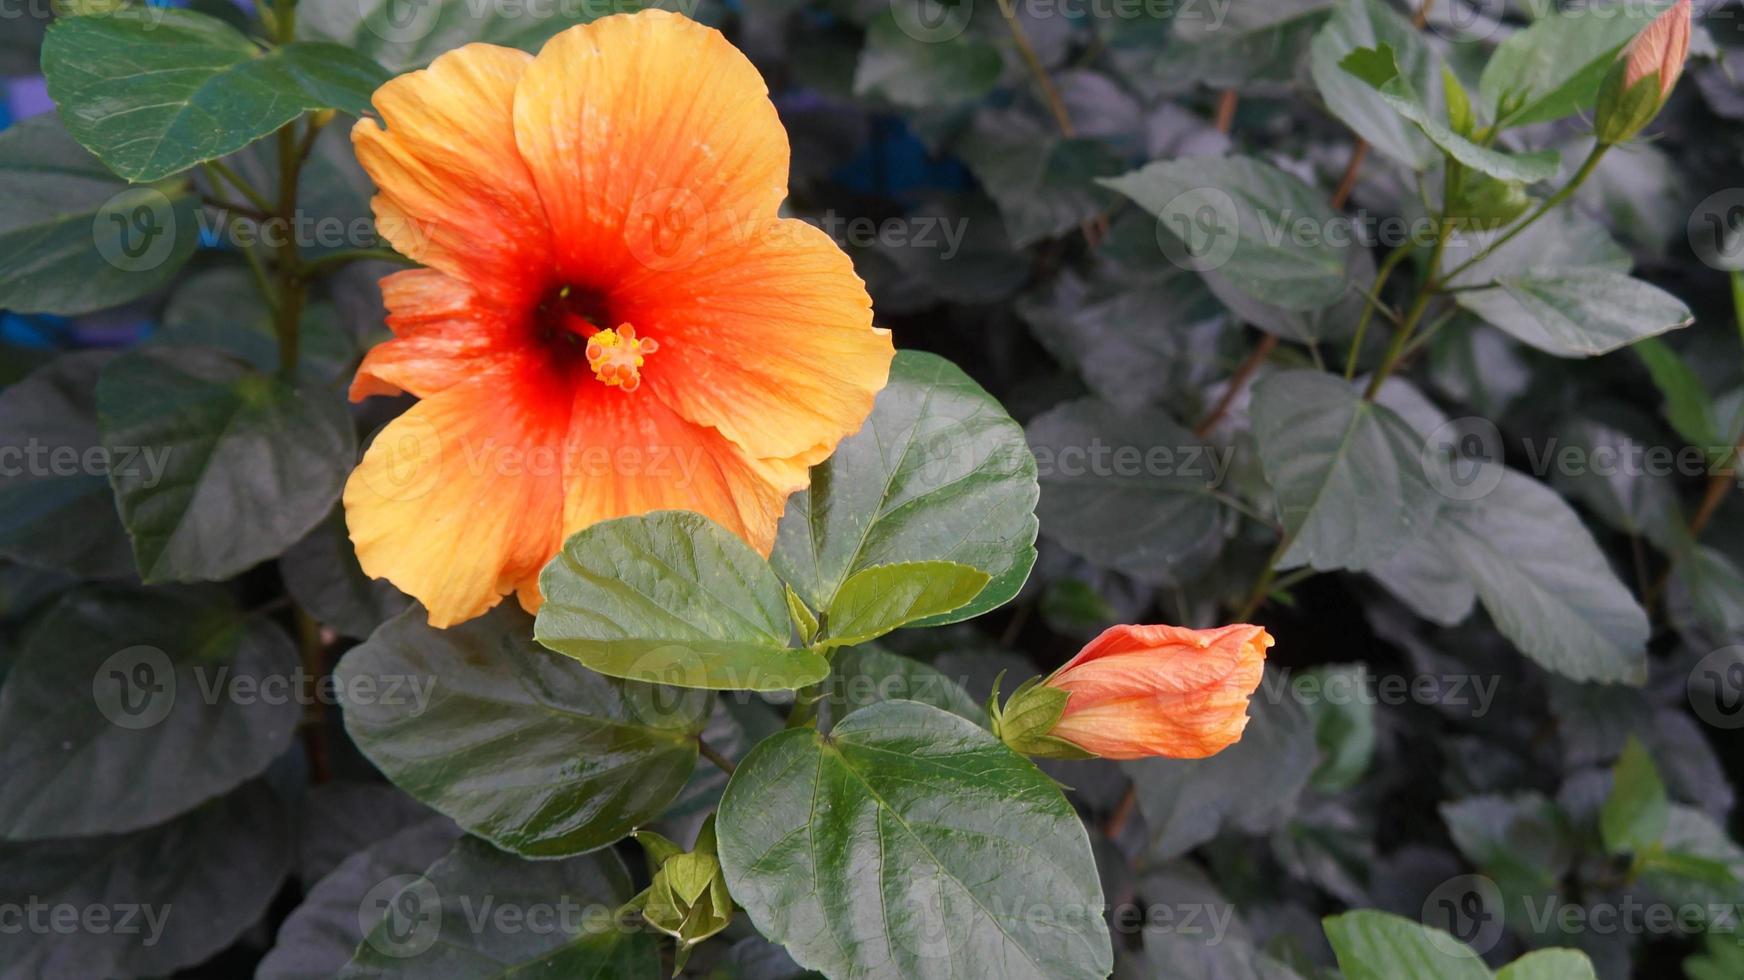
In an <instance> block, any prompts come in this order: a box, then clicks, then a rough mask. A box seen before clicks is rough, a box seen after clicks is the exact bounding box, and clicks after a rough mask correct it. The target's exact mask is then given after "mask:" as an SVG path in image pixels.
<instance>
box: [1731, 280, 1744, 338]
mask: <svg viewBox="0 0 1744 980" xmlns="http://www.w3.org/2000/svg"><path fill="white" fill-rule="evenodd" d="M1732 315H1733V318H1734V319H1736V320H1737V321H1738V339H1739V340H1744V269H1734V270H1733V271H1732Z"/></svg>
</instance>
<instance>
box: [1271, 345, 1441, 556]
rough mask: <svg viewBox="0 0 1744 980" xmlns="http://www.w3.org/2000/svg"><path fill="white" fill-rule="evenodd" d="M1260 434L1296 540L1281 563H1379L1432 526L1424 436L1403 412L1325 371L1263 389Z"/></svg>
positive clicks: (1433, 500) (1434, 502) (1291, 376)
mask: <svg viewBox="0 0 1744 980" xmlns="http://www.w3.org/2000/svg"><path fill="white" fill-rule="evenodd" d="M1249 412H1250V414H1251V415H1252V417H1253V423H1254V438H1255V439H1256V440H1257V441H1258V442H1259V451H1260V462H1261V463H1262V464H1263V465H1264V466H1265V472H1266V479H1267V480H1268V481H1269V482H1270V483H1271V485H1272V489H1273V491H1274V492H1275V493H1276V494H1277V500H1278V511H1279V515H1280V516H1281V517H1282V518H1283V522H1284V528H1285V531H1286V532H1287V533H1288V534H1289V535H1290V536H1291V538H1292V542H1293V543H1292V544H1291V546H1290V549H1289V551H1287V552H1286V553H1285V554H1284V556H1283V558H1282V559H1281V560H1280V561H1279V565H1280V567H1284V568H1290V567H1294V566H1298V565H1311V566H1313V567H1314V568H1317V569H1323V570H1324V569H1333V568H1350V569H1363V568H1369V567H1371V566H1373V565H1376V564H1378V563H1380V562H1384V561H1386V560H1387V559H1389V558H1391V557H1393V556H1394V555H1395V554H1397V553H1398V552H1399V551H1400V550H1401V549H1402V548H1403V547H1404V546H1405V544H1406V543H1407V542H1409V541H1410V540H1411V539H1413V538H1415V537H1417V536H1419V535H1421V534H1422V533H1423V532H1424V530H1425V529H1426V528H1427V527H1428V526H1429V524H1430V522H1431V521H1432V520H1433V518H1434V515H1435V510H1436V508H1437V506H1439V498H1438V496H1437V494H1436V492H1435V485H1434V484H1431V483H1430V481H1429V478H1428V477H1426V476H1425V472H1426V466H1427V465H1428V463H1427V461H1428V460H1429V457H1428V455H1427V454H1426V453H1425V451H1424V446H1423V443H1422V440H1421V439H1420V438H1419V437H1418V436H1417V434H1416V433H1415V432H1413V431H1412V429H1411V427H1410V426H1409V425H1408V424H1406V422H1405V420H1404V419H1401V418H1400V417H1399V416H1398V414H1397V413H1395V412H1394V411H1393V410H1392V409H1390V408H1387V407H1386V406H1384V405H1379V404H1376V403H1374V402H1370V401H1364V400H1363V399H1362V397H1361V396H1360V394H1359V393H1358V391H1357V389H1356V388H1354V387H1352V386H1351V384H1350V383H1349V382H1346V381H1344V380H1342V379H1340V378H1338V377H1337V376H1336V375H1332V374H1327V373H1324V372H1320V371H1289V372H1283V373H1279V374H1274V375H1272V376H1270V377H1267V378H1266V379H1264V380H1262V381H1260V382H1259V383H1257V384H1256V385H1254V394H1253V404H1252V406H1251V407H1250V409H1249Z"/></svg>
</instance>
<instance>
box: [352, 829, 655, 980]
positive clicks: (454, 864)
mask: <svg viewBox="0 0 1744 980" xmlns="http://www.w3.org/2000/svg"><path fill="white" fill-rule="evenodd" d="M400 882H404V886H403V887H401V888H400V889H398V890H397V891H394V890H393V889H392V887H391V886H392V885H394V884H398V883H400ZM382 886H383V887H378V888H376V889H374V890H372V891H371V892H369V894H368V895H367V896H366V899H367V900H366V903H365V907H364V909H363V912H362V913H360V914H364V913H371V914H373V913H375V912H376V911H377V910H379V909H382V908H385V909H386V913H385V914H383V915H381V919H380V921H379V922H377V923H376V925H375V927H374V928H373V929H371V930H370V931H369V934H368V935H367V936H366V937H365V938H364V941H363V943H362V944H361V945H359V946H358V947H357V953H356V955H355V956H354V957H353V958H352V960H351V962H350V964H348V965H347V966H346V967H345V968H344V969H343V970H341V971H340V972H339V974H338V976H339V977H342V978H346V980H352V978H362V977H372V978H393V977H401V978H407V980H411V978H421V977H442V978H443V980H494V978H501V977H507V976H511V975H518V976H528V977H531V976H536V975H544V976H549V977H578V978H579V977H611V978H614V980H617V978H622V980H655V978H657V977H659V976H660V972H661V971H660V957H659V952H658V948H657V946H656V943H655V939H654V936H653V934H651V933H645V932H638V931H635V930H632V929H628V928H624V927H623V926H621V925H620V924H619V923H618V921H617V918H616V916H615V914H614V913H615V911H616V910H617V909H618V908H619V907H620V906H622V905H623V904H624V903H625V902H626V901H628V900H629V899H630V897H631V894H632V893H633V892H634V891H635V888H634V886H633V885H632V884H631V882H630V874H629V872H628V871H627V870H625V868H624V862H623V861H621V860H619V859H618V856H617V855H616V854H614V853H611V852H604V853H600V854H588V855H584V856H582V857H573V858H569V859H567V860H563V861H523V860H520V859H519V858H516V857H514V856H513V855H510V854H504V853H503V852H501V851H498V850H496V849H494V848H492V847H491V846H490V845H488V844H485V843H483V842H481V841H477V840H473V839H471V838H462V839H461V841H460V842H459V843H458V844H456V845H455V847H454V850H453V851H451V852H449V854H448V855H447V856H446V857H443V858H442V859H441V860H439V861H437V862H436V863H435V864H433V865H431V866H430V869H429V870H428V871H425V872H424V873H423V874H422V875H403V876H398V877H395V878H389V879H387V880H386V881H384V882H382ZM481 910H483V911H481Z"/></svg>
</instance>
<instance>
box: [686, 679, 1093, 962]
mask: <svg viewBox="0 0 1744 980" xmlns="http://www.w3.org/2000/svg"><path fill="white" fill-rule="evenodd" d="M717 829H718V832H719V835H720V856H721V864H722V865H723V867H724V868H725V870H726V874H727V882H728V885H729V886H730V887H731V889H732V892H733V897H734V898H735V899H737V900H738V902H739V903H740V904H741V905H742V906H743V907H744V909H745V911H746V912H747V913H749V915H750V917H751V920H752V922H754V923H755V924H756V926H757V928H758V930H759V931H760V932H762V933H763V934H764V935H765V936H768V937H770V938H772V939H774V940H775V941H777V942H780V943H782V944H783V945H785V946H786V947H787V949H788V951H789V952H790V953H792V954H793V957H794V959H795V960H796V961H798V962H799V963H800V964H801V965H803V966H806V967H809V968H811V969H815V970H819V971H821V972H823V973H825V974H828V975H831V976H841V977H847V976H854V977H866V978H875V977H893V978H894V977H910V976H934V975H937V976H963V975H990V976H999V977H1006V978H1020V977H1034V978H1038V980H1068V978H1075V977H1084V978H1090V977H1105V976H1107V974H1108V971H1109V969H1110V967H1111V966H1112V963H1111V958H1112V950H1111V949H1110V947H1109V938H1108V930H1107V926H1106V925H1105V924H1104V922H1103V919H1102V901H1103V899H1102V887H1101V884H1100V883H1099V882H1098V880H1097V876H1096V866H1095V862H1094V861H1093V860H1092V858H1091V855H1090V847H1089V839H1088V837H1087V836H1086V834H1085V832H1084V827H1083V825H1082V824H1081V823H1080V822H1079V820H1078V816H1077V814H1076V813H1075V812H1074V811H1073V810H1072V807H1071V805H1070V804H1069V803H1067V802H1066V800H1065V798H1064V797H1063V796H1061V795H1060V791H1059V789H1058V788H1057V787H1056V786H1055V785H1054V784H1053V782H1052V781H1051V780H1049V779H1048V778H1047V777H1046V776H1045V775H1043V774H1042V773H1041V772H1040V770H1038V769H1036V768H1035V766H1034V765H1032V764H1031V763H1030V762H1029V761H1028V760H1026V759H1023V758H1022V757H1020V756H1017V755H1015V754H1013V753H1012V752H1011V751H1010V750H1009V749H1007V748H1005V746H1003V745H1001V744H1000V743H999V742H998V741H996V740H995V739H994V738H993V736H992V735H989V734H988V733H987V732H985V731H984V730H982V729H980V728H977V727H976V726H974V725H972V724H970V723H969V722H967V721H965V720H963V719H961V718H958V717H956V716H954V715H951V714H947V713H946V712H943V711H940V710H938V709H936V708H932V707H928V706H926V705H922V704H917V703H915V702H912V701H886V702H883V703H880V704H875V705H872V706H870V707H867V708H862V709H861V710H859V711H856V712H854V713H853V714H852V715H849V716H848V717H847V718H846V719H843V721H842V722H841V723H840V724H838V725H837V726H836V727H835V729H834V731H832V732H831V733H830V735H829V736H828V737H827V738H825V737H822V736H820V735H818V733H817V732H815V731H811V730H809V729H796V730H793V731H789V732H784V733H782V734H780V735H777V736H775V737H773V738H770V739H767V740H766V741H764V742H763V743H762V744H761V745H759V746H758V747H757V748H756V749H754V750H752V752H751V755H750V756H749V757H747V758H746V759H745V761H744V763H743V764H741V765H740V766H739V769H738V771H737V772H736V773H735V774H734V775H733V779H732V782H731V783H729V784H728V786H727V792H726V794H725V796H723V797H722V799H721V806H720V811H719V823H718V826H717Z"/></svg>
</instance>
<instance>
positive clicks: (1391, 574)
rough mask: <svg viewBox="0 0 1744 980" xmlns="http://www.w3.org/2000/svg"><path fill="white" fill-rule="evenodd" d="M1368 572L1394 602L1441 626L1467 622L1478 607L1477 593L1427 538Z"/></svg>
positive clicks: (1412, 541) (1415, 540) (1414, 539)
mask: <svg viewBox="0 0 1744 980" xmlns="http://www.w3.org/2000/svg"><path fill="white" fill-rule="evenodd" d="M1368 570H1369V574H1370V575H1371V576H1373V578H1374V580H1375V582H1376V583H1377V584H1379V585H1380V586H1381V587H1382V588H1384V589H1386V590H1387V591H1388V592H1390V593H1392V595H1393V598H1395V599H1398V600H1399V601H1400V602H1403V603H1404V604H1405V605H1407V606H1409V607H1411V611H1412V612H1414V613H1416V614H1417V615H1419V616H1422V617H1423V618H1424V619H1427V620H1429V621H1430V622H1432V623H1435V624H1437V625H1440V626H1457V625H1459V624H1460V623H1462V622H1465V618H1466V617H1467V616H1470V615H1471V611H1472V607H1473V606H1475V605H1477V601H1478V591H1477V589H1476V588H1474V587H1473V586H1472V584H1471V583H1470V582H1468V581H1466V578H1465V575H1464V573H1462V572H1461V571H1460V570H1459V567H1458V566H1457V565H1453V564H1451V563H1449V562H1448V560H1447V556H1446V555H1445V554H1443V553H1442V552H1441V551H1440V549H1438V548H1437V547H1436V546H1435V544H1434V542H1433V541H1431V540H1430V539H1428V538H1425V537H1412V538H1411V539H1410V540H1408V541H1406V542H1405V543H1404V545H1403V546H1401V547H1400V548H1399V550H1398V551H1397V552H1395V553H1394V554H1393V556H1392V557H1391V558H1387V559H1384V560H1382V561H1379V562H1376V563H1375V564H1373V565H1371V566H1369V569H1368Z"/></svg>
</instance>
